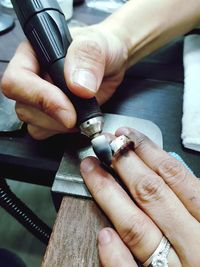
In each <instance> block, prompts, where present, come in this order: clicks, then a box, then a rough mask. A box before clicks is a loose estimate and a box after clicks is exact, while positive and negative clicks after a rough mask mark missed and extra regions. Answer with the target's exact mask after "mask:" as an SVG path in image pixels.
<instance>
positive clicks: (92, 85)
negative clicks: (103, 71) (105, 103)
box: [72, 70, 97, 93]
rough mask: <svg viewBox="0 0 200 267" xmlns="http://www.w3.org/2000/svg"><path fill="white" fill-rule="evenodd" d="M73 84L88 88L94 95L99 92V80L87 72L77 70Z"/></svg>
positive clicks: (73, 76) (73, 77)
mask: <svg viewBox="0 0 200 267" xmlns="http://www.w3.org/2000/svg"><path fill="white" fill-rule="evenodd" d="M72 80H73V83H75V84H77V85H79V86H81V87H84V88H86V89H87V90H89V91H92V92H93V93H96V91H97V79H96V77H95V75H94V74H93V73H91V72H89V71H87V70H76V71H75V72H74V73H73V75H72Z"/></svg>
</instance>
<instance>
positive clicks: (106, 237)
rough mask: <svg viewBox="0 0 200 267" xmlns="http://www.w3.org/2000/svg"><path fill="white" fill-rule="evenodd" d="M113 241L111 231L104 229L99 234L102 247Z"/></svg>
mask: <svg viewBox="0 0 200 267" xmlns="http://www.w3.org/2000/svg"><path fill="white" fill-rule="evenodd" d="M111 240H112V233H111V232H110V230H109V229H103V230H101V232H100V233H99V236H98V241H99V244H100V245H107V244H109V243H110V242H111Z"/></svg>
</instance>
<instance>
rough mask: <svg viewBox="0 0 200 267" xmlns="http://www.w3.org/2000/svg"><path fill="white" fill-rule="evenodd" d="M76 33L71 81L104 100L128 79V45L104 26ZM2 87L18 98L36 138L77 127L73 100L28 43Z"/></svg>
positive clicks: (69, 60)
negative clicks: (54, 81)
mask: <svg viewBox="0 0 200 267" xmlns="http://www.w3.org/2000/svg"><path fill="white" fill-rule="evenodd" d="M102 28H103V29H102ZM72 35H73V42H72V44H71V46H70V47H69V49H68V53H67V56H66V60H65V69H64V75H65V79H66V82H67V85H68V87H69V89H70V90H71V91H72V92H73V93H74V94H76V95H78V96H80V97H83V98H90V97H93V96H94V95H96V97H97V100H98V102H99V103H100V104H102V103H104V102H105V101H106V100H108V99H109V97H110V96H111V95H112V94H113V93H114V91H115V89H116V88H117V86H118V85H119V84H120V83H121V81H122V79H123V76H124V72H125V68H126V60H127V57H128V51H127V47H126V45H125V43H124V42H123V41H122V40H121V39H120V37H119V36H118V35H116V34H114V33H112V32H111V31H109V30H107V29H105V28H104V27H101V24H99V25H96V26H91V27H87V28H82V29H77V30H74V32H72ZM2 89H3V93H4V94H5V95H6V96H7V97H9V98H11V99H13V100H15V101H16V112H17V115H18V117H19V119H20V120H22V121H23V122H26V123H27V124H28V130H29V133H30V134H31V135H32V136H33V137H34V138H36V139H44V138H47V137H49V136H51V135H54V134H56V133H60V132H69V131H72V129H73V128H74V126H75V124H76V112H75V110H74V107H73V105H72V103H71V102H70V101H69V99H68V98H67V96H66V95H64V93H63V92H62V91H61V90H60V89H59V88H58V87H56V86H55V85H53V84H52V83H51V79H50V77H48V76H47V75H41V69H40V66H39V63H38V61H37V57H36V55H35V53H34V51H33V49H32V47H31V46H30V44H29V43H28V42H24V43H22V44H21V45H20V46H19V48H18V49H17V51H16V54H15V55H14V57H13V59H12V60H11V62H10V64H9V65H8V68H7V70H6V72H5V74H4V77H3V79H2Z"/></svg>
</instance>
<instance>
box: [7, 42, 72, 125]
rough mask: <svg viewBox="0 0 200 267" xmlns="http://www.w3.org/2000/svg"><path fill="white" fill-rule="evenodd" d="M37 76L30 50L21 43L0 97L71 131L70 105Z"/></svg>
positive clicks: (10, 65) (31, 50)
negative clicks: (43, 114) (12, 101)
mask: <svg viewBox="0 0 200 267" xmlns="http://www.w3.org/2000/svg"><path fill="white" fill-rule="evenodd" d="M63 71H64V70H63ZM39 73H40V66H39V63H38V61H37V58H36V55H35V53H34V51H33V49H32V48H31V46H30V44H29V43H28V42H24V43H22V44H21V45H20V46H19V48H18V49H17V51H16V53H15V55H14V57H13V59H12V60H11V62H10V64H9V65H8V67H7V69H6V71H5V74H4V76H3V79H2V90H3V93H4V94H5V95H6V96H7V97H8V98H11V99H13V100H15V101H19V102H21V103H24V104H27V105H30V106H33V107H36V108H38V109H40V110H42V111H43V112H45V113H46V114H47V115H49V116H51V117H52V118H54V119H56V120H58V121H59V122H60V123H62V124H63V125H64V126H65V127H67V128H73V127H74V125H75V123H76V113H75V109H74V107H73V105H72V103H71V102H70V100H69V99H68V98H67V96H66V95H65V94H64V93H63V92H62V91H61V90H60V89H59V88H58V87H57V86H55V85H53V84H51V83H49V82H47V81H46V80H44V79H42V78H41V77H40V76H39Z"/></svg>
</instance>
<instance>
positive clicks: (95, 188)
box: [81, 128, 200, 267]
mask: <svg viewBox="0 0 200 267" xmlns="http://www.w3.org/2000/svg"><path fill="white" fill-rule="evenodd" d="M122 134H124V135H126V136H127V137H129V138H130V139H131V140H132V141H133V142H134V150H129V151H128V152H126V153H125V154H123V155H122V156H120V157H118V158H114V159H113V162H112V166H113V168H114V170H115V171H116V172H117V174H118V175H119V176H120V177H121V180H122V182H123V183H124V184H125V186H126V188H127V190H128V193H126V192H125V190H124V189H123V188H122V187H121V186H120V185H119V184H118V183H117V182H116V180H115V179H114V178H113V177H112V176H111V175H110V174H108V173H107V172H106V171H105V170H103V169H102V168H101V165H100V163H99V162H98V160H97V159H95V158H87V159H85V160H84V161H83V162H82V164H81V173H82V176H83V178H84V180H85V182H86V184H87V186H88V188H89V190H90V192H91V193H92V195H93V197H94V199H95V200H96V202H97V203H98V204H99V205H100V207H101V208H102V209H103V211H104V212H105V213H106V215H107V216H108V218H109V219H110V220H111V222H112V223H113V225H114V227H115V229H116V231H115V230H113V229H111V228H105V229H103V230H102V231H101V232H100V234H99V237H98V248H99V255H100V260H101V263H102V265H103V266H104V267H122V266H123V267H125V266H127V267H135V266H137V264H136V261H135V260H134V258H137V259H138V260H139V261H140V262H141V263H144V262H145V261H147V259H148V258H149V257H150V256H151V255H152V254H153V253H154V251H155V250H156V248H157V247H158V245H159V243H160V241H161V239H162V236H163V235H164V236H165V237H166V238H167V239H168V240H169V242H170V244H171V248H170V252H169V255H168V262H169V267H179V266H183V267H199V266H200V253H199V251H200V181H199V180H198V179H197V177H195V176H194V175H193V174H192V173H191V172H190V171H189V170H188V169H187V168H186V167H185V166H184V165H183V164H182V163H180V162H179V161H178V160H176V159H175V158H173V157H172V156H170V155H169V154H168V153H166V152H165V151H163V150H162V149H161V148H160V147H158V146H157V145H156V144H154V143H153V142H152V141H151V140H150V139H148V138H147V137H146V136H144V135H143V134H141V133H139V132H137V131H136V130H132V129H128V128H123V129H119V130H118V131H117V132H116V136H120V135H122Z"/></svg>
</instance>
